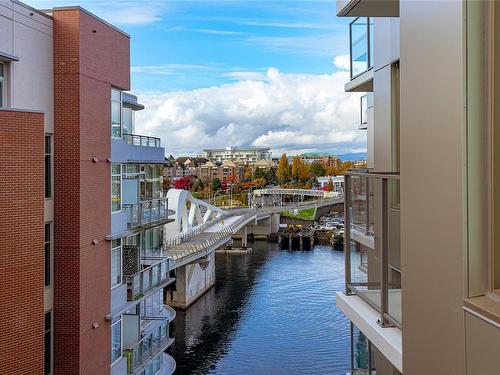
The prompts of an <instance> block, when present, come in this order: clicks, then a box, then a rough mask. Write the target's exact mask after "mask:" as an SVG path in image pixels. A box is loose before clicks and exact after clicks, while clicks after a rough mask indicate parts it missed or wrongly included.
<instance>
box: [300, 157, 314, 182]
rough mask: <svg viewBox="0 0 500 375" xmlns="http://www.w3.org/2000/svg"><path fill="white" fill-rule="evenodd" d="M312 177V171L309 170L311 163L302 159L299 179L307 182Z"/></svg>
mask: <svg viewBox="0 0 500 375" xmlns="http://www.w3.org/2000/svg"><path fill="white" fill-rule="evenodd" d="M310 178H311V171H310V170H309V165H307V163H304V162H303V161H301V163H300V168H299V181H300V182H307V181H308V180H309V179H310Z"/></svg>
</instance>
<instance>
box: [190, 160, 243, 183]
mask: <svg viewBox="0 0 500 375" xmlns="http://www.w3.org/2000/svg"><path fill="white" fill-rule="evenodd" d="M197 176H198V178H199V179H201V180H202V181H203V182H211V181H212V180H213V179H215V178H218V179H219V180H220V181H221V182H223V183H238V182H240V181H242V180H243V165H241V164H237V163H235V162H233V161H230V160H228V161H225V162H224V163H222V164H215V163H213V162H212V161H210V160H209V161H207V162H206V163H204V164H202V165H199V166H198V173H197Z"/></svg>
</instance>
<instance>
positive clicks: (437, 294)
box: [400, 1, 466, 375]
mask: <svg viewBox="0 0 500 375" xmlns="http://www.w3.org/2000/svg"><path fill="white" fill-rule="evenodd" d="M464 17H465V14H464V7H463V3H462V2H461V1H437V2H426V3H425V5H422V3H420V2H415V1H402V2H401V5H400V18H401V208H402V210H401V250H402V255H401V265H402V285H403V288H402V290H403V291H402V299H403V303H402V305H403V306H402V320H403V348H404V350H403V373H404V374H405V375H421V374H450V375H451V374H453V375H462V374H464V373H465V359H464V352H465V334H464V314H463V310H462V304H463V298H464V283H465V280H464V262H463V260H464V259H465V236H464V233H466V226H465V223H466V220H465V217H464V215H465V209H464V207H465V203H464V202H465V200H464V181H465V180H464V178H465V176H464V167H463V166H464V164H465V155H464V147H463V145H464V134H465V128H464V86H465V84H464V82H465V81H464V78H465V77H464V67H463V53H464V41H463V27H462V25H463V20H464ZM437 161H439V165H441V166H446V167H445V168H439V167H438V166H437V165H436V162H437Z"/></svg>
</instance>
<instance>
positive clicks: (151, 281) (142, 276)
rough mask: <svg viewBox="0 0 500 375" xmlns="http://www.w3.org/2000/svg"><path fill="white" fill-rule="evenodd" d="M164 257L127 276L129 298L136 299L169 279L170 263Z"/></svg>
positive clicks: (130, 299)
mask: <svg viewBox="0 0 500 375" xmlns="http://www.w3.org/2000/svg"><path fill="white" fill-rule="evenodd" d="M168 261H169V260H168V259H164V260H162V261H160V262H158V263H155V264H153V265H152V266H149V267H148V268H145V269H143V270H141V271H139V272H137V273H136V274H134V275H130V276H126V277H125V281H126V283H127V298H128V300H129V301H135V300H137V299H139V298H140V297H142V296H143V295H144V293H147V292H149V291H152V290H153V289H154V288H155V287H157V286H159V285H161V284H163V283H164V282H165V281H167V280H168V279H169V271H170V270H169V263H168Z"/></svg>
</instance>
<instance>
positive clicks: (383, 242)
mask: <svg viewBox="0 0 500 375" xmlns="http://www.w3.org/2000/svg"><path fill="white" fill-rule="evenodd" d="M352 177H361V178H365V179H366V180H367V181H368V180H369V179H377V180H379V181H380V183H381V190H380V193H381V199H380V202H379V204H380V206H377V207H379V209H380V210H381V211H380V212H381V213H382V215H381V219H382V220H381V223H380V228H377V233H376V234H377V235H378V236H380V241H379V242H378V243H379V245H380V246H381V248H380V275H381V279H380V281H377V282H376V283H374V282H373V281H370V285H368V283H360V282H356V281H354V282H353V281H352V278H351V228H352V227H355V225H353V224H352V222H351V221H352V219H351V214H352V212H351V209H350V208H351V206H352V202H351V199H352V191H351V190H352V189H351V182H352V181H351V178H352ZM389 180H393V181H399V180H400V178H399V173H394V172H353V171H350V172H348V173H346V175H345V182H344V184H345V185H344V186H345V202H344V204H345V209H344V215H345V218H344V219H345V224H346V225H345V227H344V236H345V238H344V252H345V291H346V294H353V293H354V294H356V295H358V296H359V297H360V298H362V299H363V300H364V301H365V302H367V303H368V304H369V305H371V306H372V307H373V308H374V309H376V310H377V311H378V312H379V314H380V319H379V323H380V325H381V326H382V327H388V326H396V327H399V328H401V323H400V322H398V321H396V320H395V319H394V317H392V316H390V314H389V290H390V288H389V287H390V286H391V283H390V281H389V275H388V272H389V271H388V270H389V266H390V264H389V218H388V215H389V214H388V212H389V208H390V205H389V186H388V182H389ZM367 186H368V185H367ZM366 194H367V196H369V189H368V188H367V190H366ZM367 202H368V199H367ZM367 207H368V206H367ZM367 218H368V214H367ZM367 230H368V226H367ZM365 284H366V285H365ZM375 284H376V285H375ZM357 286H372V287H373V286H379V289H376V290H379V291H380V301H379V305H377V304H376V303H374V302H373V301H372V300H371V299H370V298H368V297H367V296H366V295H365V293H363V292H360V291H359V289H358V288H357Z"/></svg>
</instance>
